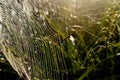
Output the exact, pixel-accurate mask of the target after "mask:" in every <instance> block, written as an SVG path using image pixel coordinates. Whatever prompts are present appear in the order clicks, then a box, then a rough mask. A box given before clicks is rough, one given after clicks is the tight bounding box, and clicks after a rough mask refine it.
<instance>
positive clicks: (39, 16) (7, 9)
mask: <svg viewBox="0 0 120 80" xmlns="http://www.w3.org/2000/svg"><path fill="white" fill-rule="evenodd" d="M39 1H40V0H39ZM39 1H37V0H35V1H30V0H24V1H23V2H22V1H20V0H18V1H17V0H11V1H8V2H7V1H6V2H4V0H3V2H2V1H1V9H2V12H3V14H2V15H3V16H2V17H3V24H2V27H3V30H2V33H3V38H4V40H3V41H2V45H3V52H4V55H5V57H6V58H7V60H8V61H9V62H10V64H11V66H12V67H13V68H14V69H15V70H16V71H17V72H18V74H19V75H20V76H21V77H26V79H28V80H36V79H37V80H63V79H67V74H68V73H67V69H66V66H65V60H64V56H63V51H62V49H63V47H62V45H60V42H61V34H59V32H60V30H59V29H58V30H55V29H56V28H57V25H51V23H53V21H52V20H51V19H49V18H47V16H46V15H45V14H44V13H43V8H42V7H40V6H36V5H35V4H36V3H35V2H39ZM41 2H43V1H41ZM26 3H27V4H26ZM28 7H29V8H28ZM30 8H33V11H32V10H30ZM40 8H41V9H40ZM35 9H37V10H39V11H38V12H40V13H38V12H36V10H35ZM25 10H27V11H25ZM30 12H31V13H30ZM46 14H47V13H46Z"/></svg>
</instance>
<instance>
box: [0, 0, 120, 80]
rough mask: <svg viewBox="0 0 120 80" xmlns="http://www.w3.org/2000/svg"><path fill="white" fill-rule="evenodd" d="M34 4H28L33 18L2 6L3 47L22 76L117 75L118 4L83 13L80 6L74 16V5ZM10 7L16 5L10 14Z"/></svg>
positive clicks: (75, 79) (33, 79)
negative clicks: (71, 6)
mask: <svg viewBox="0 0 120 80" xmlns="http://www.w3.org/2000/svg"><path fill="white" fill-rule="evenodd" d="M33 2H34V1H32V0H30V3H28V4H30V5H31V6H30V7H31V8H32V11H31V15H28V14H27V13H26V12H22V11H20V8H19V7H18V6H17V5H14V6H16V7H12V6H10V5H7V6H6V5H4V4H3V5H1V8H2V10H3V15H4V16H6V17H5V19H4V21H3V22H2V23H3V25H2V26H3V30H2V33H3V34H4V36H3V38H4V40H3V41H2V47H1V48H2V50H3V53H4V55H5V57H6V59H7V60H8V61H9V62H10V64H11V66H12V67H13V69H14V70H15V71H17V73H18V74H19V75H20V76H21V77H25V78H26V79H28V80H39V79H40V80H41V79H50V80H99V79H104V80H109V79H111V78H112V79H117V77H119V75H120V71H119V68H118V67H119V65H120V63H119V60H120V59H119V55H118V53H119V51H120V48H119V47H120V42H119V40H120V38H119V36H120V29H119V27H120V21H119V19H120V10H119V9H120V7H119V6H118V4H117V3H116V4H109V3H106V4H107V5H104V4H102V2H101V4H100V5H103V8H102V9H101V7H100V8H97V7H96V8H95V9H93V7H94V6H95V5H93V6H92V7H91V8H92V9H85V12H81V9H78V8H76V9H78V12H74V11H71V9H69V6H70V3H69V5H67V6H66V4H56V5H59V7H57V6H56V5H53V4H50V3H44V2H43V3H41V5H42V6H37V5H36V4H33ZM50 2H51V1H50ZM31 3H32V4H31ZM51 3H54V2H51ZM98 3H100V2H98ZM20 4H22V3H20ZM12 5H13V3H12ZM76 5H77V4H76ZM8 7H12V8H11V10H9V9H8ZM23 7H24V5H23ZM64 7H67V8H68V9H66V8H64ZM53 9H54V10H53ZM98 9H99V10H98ZM46 10H48V13H47V14H46V13H45V12H44V11H46ZM11 11H15V13H16V14H14V15H13V14H12V13H11ZM71 15H72V16H71ZM70 37H73V38H74V40H73V41H72V40H71V39H70ZM115 76H117V77H115Z"/></svg>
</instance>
